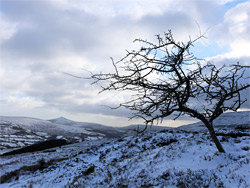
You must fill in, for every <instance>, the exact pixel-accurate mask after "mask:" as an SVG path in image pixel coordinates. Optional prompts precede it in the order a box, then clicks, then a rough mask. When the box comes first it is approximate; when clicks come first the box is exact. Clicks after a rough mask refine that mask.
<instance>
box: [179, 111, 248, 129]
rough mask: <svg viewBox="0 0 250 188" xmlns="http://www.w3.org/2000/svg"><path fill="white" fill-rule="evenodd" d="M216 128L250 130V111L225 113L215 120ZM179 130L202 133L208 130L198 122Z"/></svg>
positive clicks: (181, 127)
mask: <svg viewBox="0 0 250 188" xmlns="http://www.w3.org/2000/svg"><path fill="white" fill-rule="evenodd" d="M214 127H215V128H219V129H221V128H222V129H223V128H226V129H227V128H229V127H231V128H234V127H248V128H250V111H243V112H228V113H224V114H222V115H221V116H219V117H218V118H217V119H215V120H214ZM178 129H181V130H190V131H200V130H206V127H205V126H204V125H203V123H202V122H197V123H193V124H189V125H184V126H180V127H179V128H178Z"/></svg>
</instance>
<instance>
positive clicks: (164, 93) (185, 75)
mask: <svg viewBox="0 0 250 188" xmlns="http://www.w3.org/2000/svg"><path fill="white" fill-rule="evenodd" d="M203 37H204V36H203V35H200V36H199V37H198V38H196V39H195V40H191V38H190V39H189V41H188V42H186V43H184V42H176V41H175V39H174V38H173V35H172V32H171V31H170V30H169V31H168V32H167V33H164V36H163V37H161V36H160V35H157V36H156V39H157V42H156V43H151V42H149V41H147V40H142V39H136V40H135V42H139V43H141V44H142V47H141V48H140V49H138V50H133V51H127V55H126V56H125V57H124V58H122V59H121V60H120V61H118V62H114V61H113V59H112V63H113V66H114V70H115V71H114V73H99V74H92V76H91V78H92V79H94V83H97V82H101V81H105V82H107V83H106V84H104V85H103V87H102V90H101V92H103V91H107V90H115V91H130V92H131V93H133V94H131V98H130V100H128V101H127V102H125V103H122V104H120V106H122V107H125V108H128V109H130V110H132V111H133V112H134V113H133V117H131V118H136V117H139V118H143V119H144V120H145V123H146V125H148V124H153V123H155V121H156V122H157V123H158V122H159V121H160V122H162V120H163V119H164V118H165V117H167V116H169V115H171V114H173V115H175V116H176V117H175V119H176V118H178V117H179V116H181V115H184V114H186V115H188V116H191V117H193V118H197V119H199V120H200V121H202V122H203V123H204V125H205V126H206V127H207V129H208V131H209V133H210V135H211V137H212V140H213V142H214V143H215V145H216V147H217V149H218V150H219V152H225V150H224V149H223V147H222V145H221V143H220V142H219V140H218V138H217V137H216V134H215V131H214V127H213V121H214V120H215V119H216V118H217V117H218V116H220V115H221V114H222V113H223V112H225V111H227V110H233V111H236V110H237V109H239V108H240V107H241V105H242V104H243V103H244V102H246V100H247V99H242V98H241V91H242V90H245V89H247V88H248V87H249V86H250V84H249V83H247V82H245V84H244V80H245V79H247V78H246V77H245V75H246V70H247V68H249V67H247V66H245V67H244V66H241V65H239V64H238V63H237V64H234V65H230V66H226V65H223V66H222V67H220V68H217V67H216V66H215V65H214V64H212V63H209V62H205V61H203V60H199V59H197V58H195V57H194V55H193V54H192V53H191V51H190V48H191V47H192V46H194V43H195V42H196V41H197V40H200V39H202V38H203ZM120 106H119V107H120ZM145 129H146V127H145Z"/></svg>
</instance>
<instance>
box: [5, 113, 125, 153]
mask: <svg viewBox="0 0 250 188" xmlns="http://www.w3.org/2000/svg"><path fill="white" fill-rule="evenodd" d="M122 135H124V131H122V130H119V129H116V128H113V127H107V126H103V125H99V124H94V123H82V122H75V121H71V120H68V119H65V118H58V119H54V120H49V121H47V120H41V119H36V118H28V117H4V116H0V154H1V153H3V152H5V151H8V150H11V149H13V148H21V147H25V146H29V145H32V144H34V143H37V142H42V141H45V140H48V139H59V138H60V139H65V140H67V141H69V142H71V143H75V142H82V141H83V140H95V139H101V138H113V137H120V136H122Z"/></svg>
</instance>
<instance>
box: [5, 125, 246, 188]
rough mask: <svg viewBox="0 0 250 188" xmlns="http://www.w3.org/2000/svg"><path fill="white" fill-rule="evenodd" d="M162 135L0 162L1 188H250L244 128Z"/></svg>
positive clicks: (77, 146)
mask: <svg viewBox="0 0 250 188" xmlns="http://www.w3.org/2000/svg"><path fill="white" fill-rule="evenodd" d="M220 135H223V136H218V137H219V139H220V141H221V143H222V145H223V147H224V149H225V150H226V153H218V152H217V149H216V147H215V145H214V144H213V143H212V141H211V139H210V136H209V135H208V134H207V133H206V132H200V133H196V132H188V131H183V130H178V129H176V130H165V131H160V132H149V133H145V134H143V135H138V136H127V137H123V138H120V139H112V140H108V139H105V140H96V141H88V142H82V143H77V144H73V145H67V146H63V147H61V148H53V149H49V150H46V151H40V152H35V153H26V154H19V155H14V156H4V157H1V158H0V177H1V184H0V187H1V188H5V187H18V188H19V187H46V188H50V187H51V188H55V187H91V188H92V187H230V188H231V187H233V188H234V187H250V153H249V152H250V143H249V139H250V135H249V129H233V128H227V129H225V130H220Z"/></svg>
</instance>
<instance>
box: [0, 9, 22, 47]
mask: <svg viewBox="0 0 250 188" xmlns="http://www.w3.org/2000/svg"><path fill="white" fill-rule="evenodd" d="M17 25H18V24H17V23H12V22H10V21H8V20H7V19H6V18H4V16H3V15H2V14H1V13H0V28H1V31H0V44H1V42H2V41H4V40H8V39H10V38H11V37H12V36H13V35H14V34H15V33H16V32H17Z"/></svg>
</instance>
